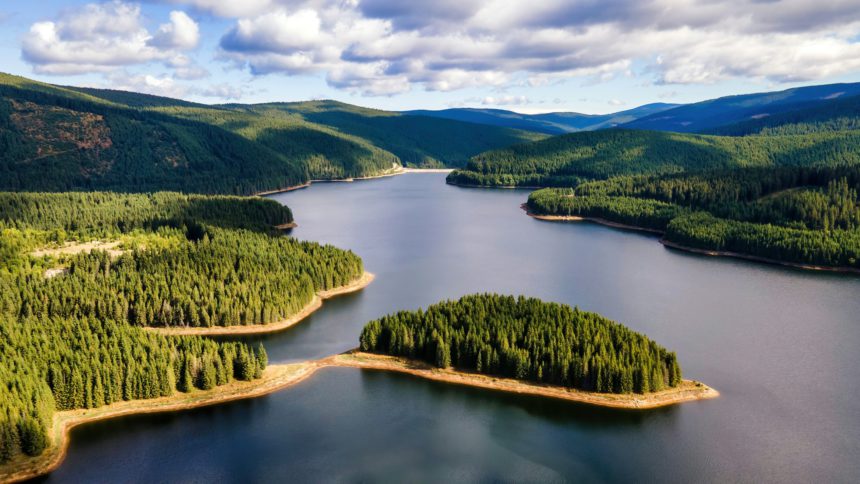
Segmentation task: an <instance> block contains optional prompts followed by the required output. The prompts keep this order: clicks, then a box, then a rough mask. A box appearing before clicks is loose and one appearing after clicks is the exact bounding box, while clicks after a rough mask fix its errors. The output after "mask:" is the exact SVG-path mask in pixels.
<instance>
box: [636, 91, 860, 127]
mask: <svg viewBox="0 0 860 484" xmlns="http://www.w3.org/2000/svg"><path fill="white" fill-rule="evenodd" d="M856 95H860V83H850V84H827V85H822V86H809V87H798V88H794V89H787V90H784V91H778V92H763V93H755V94H744V95H739V96H727V97H721V98H717V99H710V100H707V101H702V102H698V103H693V104H685V105H682V106H678V107H675V108H673V109H670V110H667V111H663V112H660V113H656V114H651V115H649V116H644V117H641V118H639V119H636V120H634V121H631V122H628V123H626V124H624V125H622V126H621V127H623V128H630V129H644V130H654V131H675V132H681V133H697V132H704V131H710V130H714V129H716V128H718V127H721V126H726V125H730V124H735V123H739V122H744V121H754V120H760V119H767V118H770V117H774V116H778V115H780V114H782V113H787V112H790V111H798V110H803V109H807V108H811V107H814V106H816V105H822V104H827V103H828V102H829V101H833V100H837V99H841V98H847V97H851V96H856Z"/></svg>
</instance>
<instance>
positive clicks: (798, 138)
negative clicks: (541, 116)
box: [448, 129, 860, 186]
mask: <svg viewBox="0 0 860 484" xmlns="http://www.w3.org/2000/svg"><path fill="white" fill-rule="evenodd" d="M858 162H860V131H842V132H826V133H812V134H805V135H790V136H789V135H787V136H745V137H728V136H705V135H694V134H683V133H667V132H657V131H639V130H627V129H612V130H602V131H594V132H585V133H571V134H567V135H562V136H555V137H552V138H548V139H546V140H542V141H537V142H533V143H524V144H519V145H515V146H511V147H509V148H505V149H501V150H495V151H489V152H486V153H482V154H480V155H478V156H476V157H474V158H472V160H470V161H469V163H468V164H467V165H466V167H465V168H463V169H462V170H457V171H454V172H453V173H451V174H450V175H449V177H448V181H449V183H454V184H463V185H479V186H574V185H576V184H578V183H579V182H581V181H584V180H589V179H604V178H608V177H612V176H617V175H630V174H671V173H680V172H688V171H701V170H714V169H720V168H733V167H767V166H831V165H836V164H854V163H858Z"/></svg>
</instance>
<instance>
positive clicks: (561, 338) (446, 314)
mask: <svg viewBox="0 0 860 484" xmlns="http://www.w3.org/2000/svg"><path fill="white" fill-rule="evenodd" d="M360 351H362V352H366V353H376V354H382V355H388V356H394V357H404V358H406V359H407V360H412V361H421V362H424V363H427V364H429V365H432V366H434V367H436V368H439V369H446V368H451V369H453V370H454V371H456V372H463V373H475V374H479V375H489V376H496V377H502V378H510V379H514V380H517V381H522V382H532V383H536V384H541V385H548V386H553V387H561V388H565V389H569V390H578V391H582V392H586V393H597V394H622V395H633V394H638V395H648V394H651V393H660V392H664V391H670V390H672V389H677V388H680V387H681V386H682V381H683V380H682V378H681V367H680V365H679V364H678V360H677V357H676V356H675V353H672V352H670V351H668V350H666V349H665V348H663V347H662V346H660V345H658V344H656V343H655V342H653V341H651V340H650V339H648V338H647V337H646V336H643V335H641V334H639V333H636V332H634V331H632V330H630V329H628V328H626V327H624V326H622V325H621V324H618V323H616V322H614V321H611V320H609V319H606V318H604V317H602V316H600V315H598V314H595V313H589V312H585V311H581V310H579V309H578V308H571V307H569V306H566V305H562V304H556V303H548V302H543V301H541V300H539V299H535V298H526V297H522V296H520V297H513V296H501V295H497V294H478V295H470V296H464V297H462V298H461V299H459V300H456V301H445V302H441V303H439V304H435V305H432V306H430V307H428V308H427V309H426V310H418V311H401V312H398V313H395V314H391V315H388V316H385V317H383V318H380V319H378V320H375V321H371V322H369V323H368V324H367V325H366V326H365V327H364V329H363V331H362V333H361V337H360ZM357 366H359V365H357ZM392 369H394V368H392ZM699 385H701V384H699ZM482 386H483V385H482ZM683 387H684V388H683V390H684V391H685V392H686V391H687V390H689V389H690V388H689V387H690V385H689V384H685V385H683ZM700 388H701V389H702V391H703V392H704V393H709V392H706V391H705V389H707V387H705V386H704V385H701V387H700ZM521 390H522V388H521ZM708 390H710V389H708ZM538 393H539V392H538ZM704 393H703V394H704ZM688 396H689V395H688ZM631 398H633V397H631ZM610 401H611V400H610ZM615 401H616V402H617V401H618V400H615ZM631 401H632V400H631ZM592 403H593V402H592ZM634 406H635V405H634Z"/></svg>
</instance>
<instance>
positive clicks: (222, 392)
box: [0, 350, 719, 483]
mask: <svg viewBox="0 0 860 484" xmlns="http://www.w3.org/2000/svg"><path fill="white" fill-rule="evenodd" d="M326 367H344V368H360V369H366V370H380V371H394V372H398V373H406V374H409V375H414V376H419V377H422V378H427V379H430V380H435V381H440V382H445V383H452V384H457V385H466V386H472V387H478V388H485V389H490V390H497V391H504V392H510V393H518V394H523V395H534V396H539V397H549V398H555V399H560V400H566V401H571V402H577V403H584V404H589V405H598V406H602V407H611V408H621V409H632V410H646V409H651V408H657V407H664V406H668V405H676V404H679V403H684V402H692V401H696V400H705V399H711V398H716V397H718V396H719V392H717V391H716V390H714V389H713V388H710V387H708V386H707V385H705V384H703V383H701V382H696V381H691V380H684V381H683V382H682V383H681V385H680V386H678V387H676V388H671V389H668V390H663V391H660V392H654V393H648V394H645V395H639V394H623V395H622V394H607V393H594V392H586V391H581V390H574V389H570V388H565V387H559V386H552V385H544V384H539V383H530V382H525V381H519V380H513V379H509V378H499V377H493V376H488V375H482V374H478V373H466V372H461V371H456V370H453V369H440V368H435V367H432V366H430V365H428V364H426V363H423V362H420V361H415V360H409V359H405V358H398V357H393V356H386V355H378V354H371V353H363V352H359V351H358V350H352V351H348V352H346V353H341V354H339V355H333V356H329V357H326V358H322V359H319V360H312V361H303V362H300V363H289V364H273V365H269V366H268V367H267V368H266V370H265V371H264V372H263V376H262V377H261V378H260V379H258V380H254V381H250V382H246V381H233V382H231V383H228V384H226V385H222V386H220V387H216V388H213V389H211V390H193V391H192V392H189V393H181V392H176V393H174V394H173V395H171V396H168V397H160V398H154V399H149V400H131V401H121V402H115V403H112V404H110V405H106V406H104V407H99V408H95V409H80V410H64V411H58V412H55V413H54V419H53V426H52V429H51V434H50V436H49V438H50V444H49V446H48V448H47V449H45V451H44V452H43V453H42V455H39V456H37V457H26V456H18V457H16V458H15V459H13V460H12V461H11V462H8V463H6V464H3V465H0V482H3V483H7V482H20V481H25V480H28V479H33V478H35V477H38V476H41V475H44V474H48V473H50V472H52V471H53V470H55V469H56V468H57V467H59V466H60V464H62V462H63V460H64V459H65V457H66V453H67V451H68V447H69V440H70V439H69V433H70V432H71V430H72V429H73V428H75V427H77V426H79V425H84V424H87V423H92V422H98V421H100V420H107V419H110V418H115V417H123V416H129V415H137V414H150V413H161V412H178V411H183V410H189V409H193V408H199V407H205V406H209V405H217V404H220V403H227V402H232V401H236V400H243V399H248V398H255V397H261V396H264V395H268V394H270V393H273V392H276V391H279V390H282V389H285V388H287V387H290V386H292V385H295V384H297V383H299V382H302V381H304V380H306V379H307V378H309V377H310V376H312V375H313V374H314V372H316V370H318V369H320V368H326Z"/></svg>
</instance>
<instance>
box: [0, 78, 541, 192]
mask: <svg viewBox="0 0 860 484" xmlns="http://www.w3.org/2000/svg"><path fill="white" fill-rule="evenodd" d="M542 137H543V135H539V134H537V133H530V132H526V131H519V130H513V129H508V128H503V127H496V126H483V125H478V124H472V123H463V122H459V121H453V120H444V119H432V118H427V117H421V116H404V115H401V114H400V113H395V112H386V111H377V110H372V109H365V108H360V107H357V106H350V105H348V104H343V103H336V102H330V101H320V102H308V103H289V104H287V103H275V104H263V105H243V104H231V105H217V106H209V105H204V104H196V103H192V102H186V101H182V100H177V99H170V98H164V97H158V96H151V95H146V94H138V93H133V92H123V91H113V90H107V89H94V88H75V87H62V86H54V85H51V84H46V83H40V82H36V81H32V80H29V79H25V78H22V77H17V76H12V75H8V74H2V73H0V190H11V191H68V190H74V191H78V190H80V191H88V190H111V191H122V192H149V191H157V190H170V191H182V192H194V193H204V194H227V195H248V194H253V193H258V192H262V191H268V190H275V189H280V188H285V187H289V186H295V185H300V184H303V183H306V182H307V181H309V180H316V179H323V180H331V179H344V178H357V177H364V176H373V175H378V174H382V173H384V172H386V171H387V170H391V169H392V168H393V167H397V166H400V165H413V166H442V165H451V166H454V165H456V166H460V165H462V164H463V163H465V161H466V160H467V159H468V158H469V157H471V156H473V155H475V154H478V153H480V152H482V151H486V150H490V149H496V148H500V147H503V146H507V145H509V144H513V143H518V142H523V141H530V140H536V139H540V138H542Z"/></svg>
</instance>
